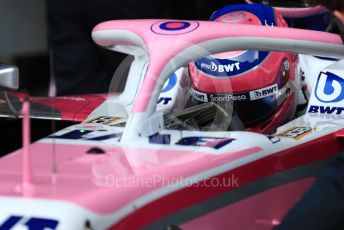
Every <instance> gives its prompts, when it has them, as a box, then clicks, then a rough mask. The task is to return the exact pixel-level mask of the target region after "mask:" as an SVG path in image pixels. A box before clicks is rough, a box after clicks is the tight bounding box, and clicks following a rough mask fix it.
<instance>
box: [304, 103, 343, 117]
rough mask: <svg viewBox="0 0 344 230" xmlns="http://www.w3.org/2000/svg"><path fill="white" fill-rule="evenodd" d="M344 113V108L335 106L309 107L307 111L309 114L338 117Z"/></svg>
mask: <svg viewBox="0 0 344 230" xmlns="http://www.w3.org/2000/svg"><path fill="white" fill-rule="evenodd" d="M343 111H344V107H336V106H322V105H320V106H317V105H311V106H310V107H309V109H308V112H309V113H321V114H337V115H340V114H342V112H343Z"/></svg>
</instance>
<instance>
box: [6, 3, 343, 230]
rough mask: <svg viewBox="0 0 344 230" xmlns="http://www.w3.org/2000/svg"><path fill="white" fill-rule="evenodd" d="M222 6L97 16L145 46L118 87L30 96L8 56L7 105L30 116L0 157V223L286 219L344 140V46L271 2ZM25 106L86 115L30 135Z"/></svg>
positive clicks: (132, 49) (96, 36)
mask: <svg viewBox="0 0 344 230" xmlns="http://www.w3.org/2000/svg"><path fill="white" fill-rule="evenodd" d="M213 17H214V21H182V20H158V19H154V20H153V19H152V20H149V19H146V20H116V21H108V22H103V23H100V24H99V25H97V26H96V27H95V28H94V29H93V32H92V37H93V40H94V41H95V42H96V43H97V44H98V45H100V46H102V47H104V48H107V49H110V50H114V51H119V52H123V53H126V54H130V55H133V56H134V57H135V58H134V60H133V62H132V63H131V67H130V71H129V74H128V79H127V84H126V87H125V89H124V92H123V93H122V94H119V95H109V96H102V95H87V96H75V97H62V98H29V100H28V99H27V95H23V94H20V93H18V92H13V91H11V92H7V91H9V90H10V89H11V90H13V89H16V88H17V80H18V79H17V78H18V74H17V70H16V69H15V68H12V67H8V66H0V68H2V69H3V71H0V85H1V88H2V89H5V90H6V91H4V92H5V94H4V96H3V98H2V99H1V101H0V102H1V103H0V109H1V110H0V111H1V113H2V114H3V115H4V116H20V117H23V128H24V130H23V148H22V149H20V150H18V151H16V152H13V153H11V154H9V155H7V156H5V157H2V158H0V181H1V184H0V203H1V207H2V209H1V210H0V229H11V230H12V229H23V228H25V227H26V229H30V230H33V229H35V230H43V229H272V228H273V227H274V226H276V225H278V224H279V222H280V221H281V219H282V218H283V216H284V215H285V214H286V212H287V211H288V210H289V209H290V208H291V207H292V206H293V205H294V204H295V203H296V202H297V201H298V199H299V198H300V197H301V196H302V195H303V194H304V192H305V191H306V190H307V189H308V188H309V186H310V185H311V184H312V183H313V182H314V180H315V178H316V176H317V175H318V174H319V173H320V172H321V171H322V169H323V168H324V167H326V165H327V163H328V161H329V160H330V159H331V158H332V157H333V156H334V155H336V154H337V153H339V152H341V151H343V149H344V145H343V140H342V138H343V137H344V117H343V114H342V113H343V111H344V106H343V101H344V70H343V69H344V62H343V61H342V60H340V59H343V57H344V46H343V44H342V41H341V38H340V37H339V36H338V35H334V34H329V33H325V32H318V31H310V30H301V29H294V28H288V27H286V26H285V22H284V20H283V18H282V16H281V15H279V13H278V12H275V10H273V8H270V7H267V6H262V5H251V6H240V7H239V6H233V7H225V8H223V9H220V10H219V11H217V12H215V14H214V15H213ZM29 101H30V103H31V113H30V110H29V105H28V102H29ZM21 106H23V109H22V111H21V112H19V108H20V107H21ZM49 111H53V113H52V114H49ZM29 116H31V117H35V118H45V119H49V118H51V119H65V120H74V121H80V122H81V123H78V124H76V125H73V126H71V127H68V128H65V129H63V130H60V131H58V132H56V133H53V134H51V135H50V136H48V137H46V138H44V139H42V140H39V141H37V142H35V143H32V144H29V130H30V128H29Z"/></svg>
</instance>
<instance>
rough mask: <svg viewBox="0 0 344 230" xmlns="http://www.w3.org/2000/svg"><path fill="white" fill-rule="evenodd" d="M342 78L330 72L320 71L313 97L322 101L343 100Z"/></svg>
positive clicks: (343, 82)
mask: <svg viewBox="0 0 344 230" xmlns="http://www.w3.org/2000/svg"><path fill="white" fill-rule="evenodd" d="M343 86H344V79H343V78H341V77H339V76H337V75H335V74H333V73H331V72H326V73H324V72H321V73H320V74H319V76H318V79H317V83H316V85H315V97H316V98H317V99H318V100H319V101H321V102H324V103H331V102H339V101H342V100H344V90H343Z"/></svg>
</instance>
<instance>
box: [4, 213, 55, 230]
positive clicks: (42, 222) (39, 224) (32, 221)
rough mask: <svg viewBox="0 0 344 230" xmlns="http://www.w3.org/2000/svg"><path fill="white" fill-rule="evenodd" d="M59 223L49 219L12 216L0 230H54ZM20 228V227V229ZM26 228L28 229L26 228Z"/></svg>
mask: <svg viewBox="0 0 344 230" xmlns="http://www.w3.org/2000/svg"><path fill="white" fill-rule="evenodd" d="M58 224H59V221H57V220H54V219H47V218H37V217H31V218H27V217H24V216H15V215H13V216H10V217H8V218H7V219H6V220H4V221H3V222H2V223H1V225H0V229H1V230H2V229H3V230H5V229H6V230H11V229H17V228H18V229H19V228H20V229H22V228H23V229H24V228H25V229H28V230H47V229H50V230H54V229H56V228H57V225H58ZM19 226H20V227H19ZM24 226H26V227H24Z"/></svg>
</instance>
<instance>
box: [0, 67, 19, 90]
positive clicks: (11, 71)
mask: <svg viewBox="0 0 344 230" xmlns="http://www.w3.org/2000/svg"><path fill="white" fill-rule="evenodd" d="M18 88H19V70H18V67H16V66H12V65H4V64H0V89H11V90H17V89H18Z"/></svg>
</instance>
